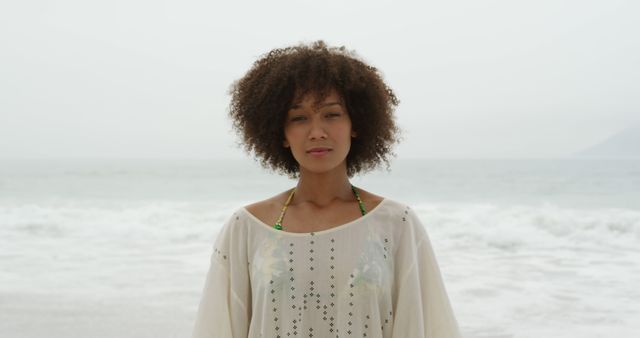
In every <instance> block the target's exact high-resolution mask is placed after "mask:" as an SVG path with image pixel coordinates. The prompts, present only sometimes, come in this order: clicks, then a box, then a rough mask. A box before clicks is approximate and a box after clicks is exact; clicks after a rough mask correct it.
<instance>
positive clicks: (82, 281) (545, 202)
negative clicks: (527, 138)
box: [0, 159, 640, 338]
mask: <svg viewBox="0 0 640 338" xmlns="http://www.w3.org/2000/svg"><path fill="white" fill-rule="evenodd" d="M352 183H353V184H354V185H355V186H357V187H362V188H363V189H366V190H368V191H371V192H373V193H375V194H378V195H382V196H385V197H388V198H392V199H395V200H398V201H401V202H404V203H407V204H409V205H410V206H412V207H413V209H414V210H415V211H416V212H417V213H418V215H419V216H420V218H421V220H422V222H423V223H424V225H425V227H426V228H427V231H428V233H429V236H430V238H431V241H432V245H433V248H434V251H435V253H436V257H437V259H438V262H439V265H440V269H441V271H442V274H443V278H444V280H445V285H446V288H447V290H448V293H449V298H450V299H451V302H452V306H453V308H454V311H455V313H456V316H457V319H458V322H459V324H460V327H461V330H462V333H463V335H464V337H467V338H481V337H482V338H489V337H492V338H498V337H500V338H507V337H518V338H520V337H522V338H525V337H532V338H533V337H536V338H539V337H545V338H552V337H558V338H560V337H562V338H568V337H580V338H595V337H607V338H609V337H616V338H625V337H628V338H632V337H638V335H639V333H640V287H639V286H640V161H639V160H568V159H567V160H564V159H555V160H411V159H397V160H394V161H393V162H392V163H391V170H390V172H387V171H385V170H378V171H374V172H371V173H368V174H365V175H362V176H357V177H354V178H353V179H352ZM294 184H295V181H293V180H290V179H288V178H286V177H284V176H278V175H277V174H275V173H270V172H268V171H266V170H264V169H262V168H260V167H259V166H258V164H257V163H256V162H254V161H252V160H250V159H246V160H217V161H214V160H210V161H209V160H62V159H60V160H2V161H0V337H7V338H18V337H33V338H36V337H48V338H58V337H59V338H62V337H65V338H70V337H92V338H102V337H119V338H125V337H131V338H134V337H135V338H145V337H154V338H164V337H166V338H169V337H189V335H190V334H191V329H192V326H193V320H194V318H195V313H196V310H197V306H198V303H199V300H200V296H201V292H202V287H203V285H204V278H205V275H206V272H207V269H208V264H209V256H210V254H211V246H212V243H213V241H214V239H215V236H216V235H217V232H218V231H219V229H220V227H221V226H222V224H223V222H224V221H225V220H226V218H227V217H229V216H230V215H231V213H232V212H233V210H234V209H236V208H239V207H241V206H243V205H246V204H249V203H251V202H254V201H257V200H261V199H264V198H267V197H270V196H272V195H274V194H276V193H279V192H281V191H283V190H286V189H289V188H291V187H293V185H294Z"/></svg>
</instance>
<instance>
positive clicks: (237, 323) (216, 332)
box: [192, 215, 251, 338]
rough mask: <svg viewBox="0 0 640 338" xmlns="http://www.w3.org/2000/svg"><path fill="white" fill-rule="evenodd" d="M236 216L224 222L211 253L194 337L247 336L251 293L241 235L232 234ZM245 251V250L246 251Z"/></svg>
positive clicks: (233, 337) (240, 337)
mask: <svg viewBox="0 0 640 338" xmlns="http://www.w3.org/2000/svg"><path fill="white" fill-rule="evenodd" d="M234 219H236V217H235V215H234V216H233V217H232V218H231V219H230V220H229V222H227V224H225V226H224V227H223V228H222V230H221V231H220V233H219V234H218V238H217V239H216V243H215V244H214V247H213V253H212V254H211V263H210V266H209V271H208V273H207V276H206V280H205V285H204V289H203V291H202V298H201V300H200V305H199V307H198V313H197V316H196V320H195V326H194V329H193V335H192V337H193V338H246V337H247V334H248V330H249V321H250V317H251V308H250V304H251V298H250V297H251V294H250V286H249V285H250V282H249V276H248V273H247V270H246V267H247V264H246V263H244V261H245V260H246V259H245V257H244V256H243V254H242V253H243V251H245V250H244V248H243V247H242V243H243V242H244V241H243V240H242V236H238V235H237V234H234V232H236V231H235V230H234V229H232V228H233V226H232V225H233V221H232V220H234ZM245 252H246V251H245Z"/></svg>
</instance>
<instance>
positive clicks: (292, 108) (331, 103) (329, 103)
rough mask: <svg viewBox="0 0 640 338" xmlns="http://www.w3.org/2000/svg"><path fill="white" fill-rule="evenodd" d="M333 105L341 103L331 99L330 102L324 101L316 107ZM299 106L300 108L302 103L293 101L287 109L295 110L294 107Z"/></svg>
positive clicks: (297, 107) (340, 104)
mask: <svg viewBox="0 0 640 338" xmlns="http://www.w3.org/2000/svg"><path fill="white" fill-rule="evenodd" d="M334 105H337V106H342V103H340V102H333V101H332V102H324V103H321V104H319V105H318V106H317V107H318V108H324V107H328V106H334ZM300 108H302V105H301V104H300V103H295V104H293V105H291V107H290V108H289V110H296V109H300Z"/></svg>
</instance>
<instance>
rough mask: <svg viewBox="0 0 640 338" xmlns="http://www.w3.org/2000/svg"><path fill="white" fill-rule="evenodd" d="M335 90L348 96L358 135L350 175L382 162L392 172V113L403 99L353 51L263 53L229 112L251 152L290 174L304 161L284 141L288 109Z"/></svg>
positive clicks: (317, 48) (238, 84)
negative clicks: (296, 103) (298, 159)
mask: <svg viewBox="0 0 640 338" xmlns="http://www.w3.org/2000/svg"><path fill="white" fill-rule="evenodd" d="M331 90H335V91H336V92H337V93H338V94H339V95H340V96H341V97H342V99H343V100H344V103H345V107H346V110H347V112H348V114H349V117H350V119H351V121H352V128H353V130H354V131H355V132H356V133H357V137H356V138H352V143H351V148H350V151H349V154H348V155H347V175H348V176H349V177H352V176H353V175H354V174H357V173H365V172H368V171H370V170H372V169H375V168H376V167H377V166H378V165H379V164H381V162H384V163H385V164H386V167H387V170H389V158H388V156H389V155H390V154H391V155H393V156H395V154H394V153H393V152H392V147H393V145H394V144H395V143H398V142H399V141H400V136H399V134H400V129H399V128H398V126H397V125H396V123H395V121H394V120H395V117H394V115H393V112H394V110H395V108H396V106H397V105H398V103H399V101H398V99H397V98H396V96H395V94H394V93H393V91H392V90H391V88H389V87H388V86H387V85H386V84H385V83H384V81H383V80H382V76H381V75H380V73H379V72H378V70H377V69H376V68H375V67H372V66H370V65H367V64H366V63H365V62H364V61H362V60H361V59H360V58H359V57H358V56H357V55H356V54H355V52H353V51H348V50H346V48H345V47H344V46H342V47H328V46H327V45H326V44H325V42H324V41H322V40H320V41H316V42H313V43H312V44H310V45H304V44H300V45H297V46H291V47H287V48H279V49H274V50H272V51H270V52H268V53H267V54H265V55H262V56H261V57H260V58H259V59H258V60H257V61H255V62H254V64H253V66H252V67H251V69H250V70H249V71H248V72H247V73H246V74H245V75H244V76H243V77H242V78H241V79H239V80H237V81H235V82H234V83H233V84H232V85H231V88H230V90H229V94H230V95H231V103H230V106H229V116H230V117H231V119H232V121H233V128H234V129H235V131H236V133H237V134H238V135H239V136H240V137H241V139H242V142H241V143H242V144H244V148H245V150H246V151H247V153H251V152H252V151H253V152H255V154H256V156H257V157H258V158H259V159H260V162H261V164H262V166H263V167H265V168H270V169H272V170H274V171H276V172H278V173H281V174H286V175H287V176H289V177H290V178H297V177H299V165H298V162H297V161H296V160H295V158H294V157H293V155H292V153H291V150H290V148H285V147H283V145H282V142H283V140H284V139H285V136H284V126H285V123H286V117H287V112H288V110H289V108H290V107H291V104H292V102H293V101H294V100H296V99H299V98H301V97H303V96H304V95H306V94H308V93H311V94H313V95H316V97H318V98H319V99H320V100H321V99H324V98H325V97H326V96H327V95H328V93H329V92H330V91H331Z"/></svg>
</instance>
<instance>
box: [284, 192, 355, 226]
mask: <svg viewBox="0 0 640 338" xmlns="http://www.w3.org/2000/svg"><path fill="white" fill-rule="evenodd" d="M295 191H296V188H293V189H291V193H290V194H289V198H287V201H286V202H284V206H283V207H282V211H281V212H280V217H278V220H277V221H276V224H274V225H273V227H274V228H275V229H277V230H282V218H283V217H284V211H285V210H287V207H288V206H289V202H291V198H293V193H294V192H295ZM351 191H353V194H354V195H355V196H356V199H357V200H358V206H359V207H360V213H361V214H362V216H364V215H365V214H366V213H367V211H366V210H365V209H364V203H362V200H361V199H360V194H358V192H357V191H356V188H355V187H354V186H353V185H351Z"/></svg>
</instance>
